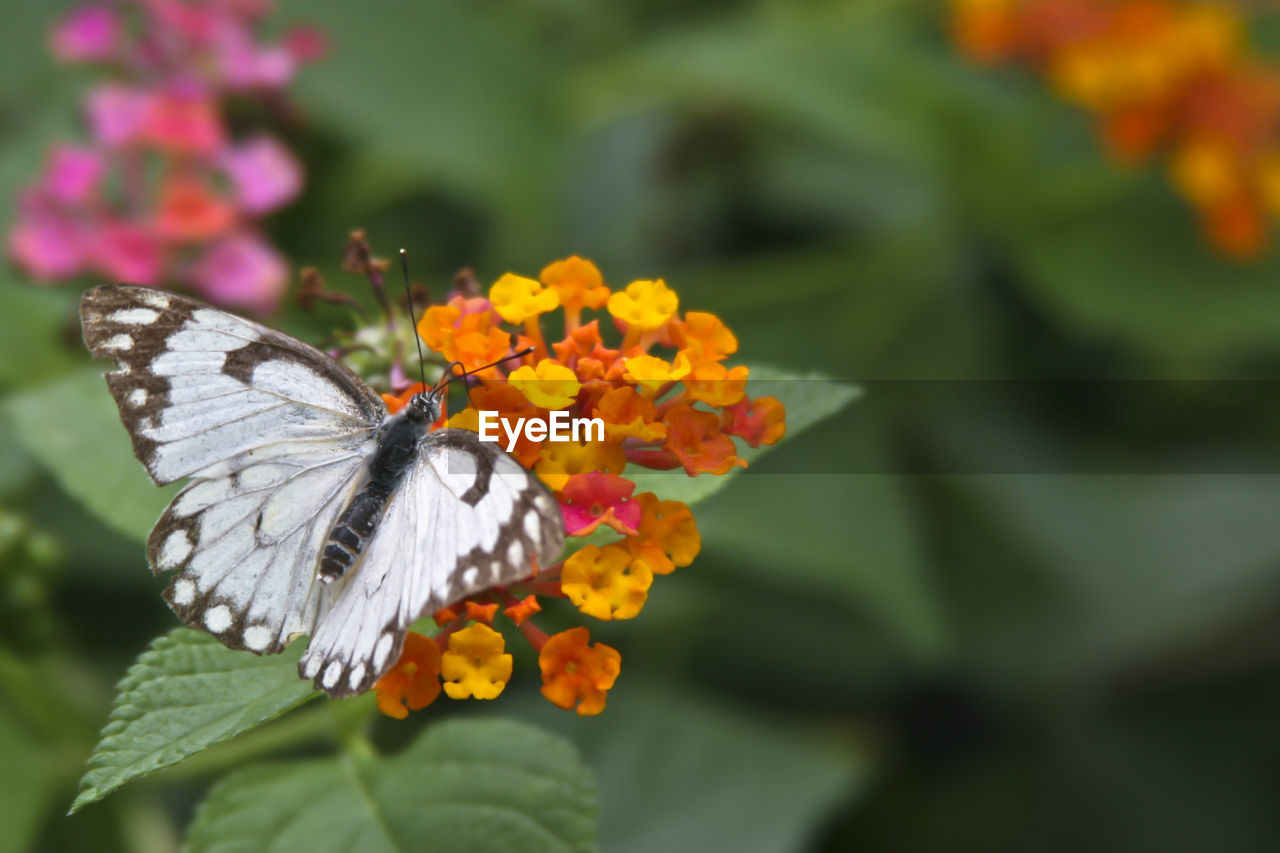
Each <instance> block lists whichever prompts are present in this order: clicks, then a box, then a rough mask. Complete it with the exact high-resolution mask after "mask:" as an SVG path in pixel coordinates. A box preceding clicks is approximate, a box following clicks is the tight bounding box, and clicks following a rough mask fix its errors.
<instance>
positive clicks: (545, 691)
mask: <svg viewBox="0 0 1280 853" xmlns="http://www.w3.org/2000/svg"><path fill="white" fill-rule="evenodd" d="M590 640H591V634H590V633H589V632H588V631H587V629H586V628H583V627H577V628H570V629H569V630H568V631H561V632H560V633H559V634H553V635H552V636H550V637H548V638H547V641H546V643H544V644H543V646H542V649H541V650H540V651H539V652H538V666H539V667H540V668H541V669H542V695H543V696H545V697H546V698H547V700H548V701H549V702H551V704H553V705H555V706H557V707H559V708H564V709H565V710H566V711H567V710H569V709H570V708H572V707H574V705H577V708H578V714H579V715H580V716H583V717H589V716H594V715H596V714H599V713H600V712H601V711H603V710H604V706H605V698H606V692H607V691H608V690H609V689H610V688H611V687H613V684H614V682H615V681H617V679H618V673H619V672H621V670H622V655H620V654H618V651H617V650H616V649H614V648H611V647H609V646H606V645H605V644H604V643H595V644H590V645H589V642H590Z"/></svg>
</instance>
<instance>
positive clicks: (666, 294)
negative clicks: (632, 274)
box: [609, 279, 680, 332]
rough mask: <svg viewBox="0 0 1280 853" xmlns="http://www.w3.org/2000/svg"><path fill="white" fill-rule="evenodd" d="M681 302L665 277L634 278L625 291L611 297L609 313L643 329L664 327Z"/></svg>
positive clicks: (631, 326) (648, 330)
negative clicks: (655, 279) (635, 279)
mask: <svg viewBox="0 0 1280 853" xmlns="http://www.w3.org/2000/svg"><path fill="white" fill-rule="evenodd" d="M679 306H680V299H679V297H677V296H676V293H675V291H674V290H671V289H670V288H668V287H667V283H666V282H665V281H663V280H662V279H658V280H657V281H643V280H642V281H633V282H631V283H630V284H628V285H627V289H626V290H625V291H623V292H622V293H615V294H613V295H612V296H610V297H609V313H610V314H612V315H613V316H614V317H616V318H617V319H619V320H621V321H622V322H624V323H626V324H627V328H628V329H632V328H635V329H639V330H640V331H642V332H652V331H653V330H654V329H660V328H662V326H663V325H664V324H666V322H667V321H668V320H670V319H671V317H672V315H674V314H675V313H676V308H678V307H679Z"/></svg>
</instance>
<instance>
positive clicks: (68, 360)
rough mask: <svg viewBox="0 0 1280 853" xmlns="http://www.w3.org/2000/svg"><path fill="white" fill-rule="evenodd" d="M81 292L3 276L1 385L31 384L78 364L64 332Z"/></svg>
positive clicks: (0, 283) (0, 288)
mask: <svg viewBox="0 0 1280 853" xmlns="http://www.w3.org/2000/svg"><path fill="white" fill-rule="evenodd" d="M77 295H78V294H77V293H76V292H74V291H71V290H68V289H53V288H39V287H36V286H35V285H30V284H21V283H19V282H16V281H14V280H13V279H11V278H8V277H2V276H0V386H21V385H31V384H34V383H36V382H39V381H42V380H45V379H48V378H49V377H52V376H55V375H57V374H59V373H62V372H64V371H65V370H66V369H67V368H69V367H70V366H72V365H73V364H75V363H76V357H75V353H74V351H73V350H72V349H71V348H70V347H68V346H67V345H66V344H65V343H64V339H63V332H64V330H65V329H66V328H67V326H68V324H69V323H70V320H71V317H72V316H73V315H74V310H73V308H72V306H73V305H74V304H75V300H76V297H77Z"/></svg>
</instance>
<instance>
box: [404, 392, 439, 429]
mask: <svg viewBox="0 0 1280 853" xmlns="http://www.w3.org/2000/svg"><path fill="white" fill-rule="evenodd" d="M443 393H444V389H443V388H432V389H431V390H430V391H425V392H423V393H421V394H414V395H413V396H412V397H410V398H409V405H408V406H405V409H404V414H405V417H407V418H409V419H410V420H414V421H420V422H422V423H426V424H430V423H435V422H436V421H438V420H440V397H441V395H442V394H443Z"/></svg>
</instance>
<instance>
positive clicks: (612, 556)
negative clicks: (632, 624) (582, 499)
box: [560, 545, 653, 620]
mask: <svg viewBox="0 0 1280 853" xmlns="http://www.w3.org/2000/svg"><path fill="white" fill-rule="evenodd" d="M652 585H653V572H652V571H650V570H649V568H648V567H646V566H643V565H638V564H636V563H634V562H633V561H632V558H631V554H630V552H628V551H627V550H626V549H625V548H621V547H619V546H617V545H606V546H605V547H603V548H599V547H597V546H595V545H587V546H586V547H585V548H582V549H581V550H579V551H578V552H577V553H575V554H573V555H572V556H571V557H569V558H568V559H567V560H565V561H564V566H563V568H562V569H561V570H560V588H561V589H562V590H564V593H565V595H567V596H569V600H570V601H572V602H573V604H574V606H575V607H577V608H578V609H579V610H581V611H582V612H583V613H585V614H587V615H588V616H594V617H595V618H597V619H605V620H609V619H631V618H633V617H634V616H636V615H637V614H638V613H639V612H640V610H641V608H643V607H644V603H645V601H647V600H648V598H649V587H650V586H652Z"/></svg>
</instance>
